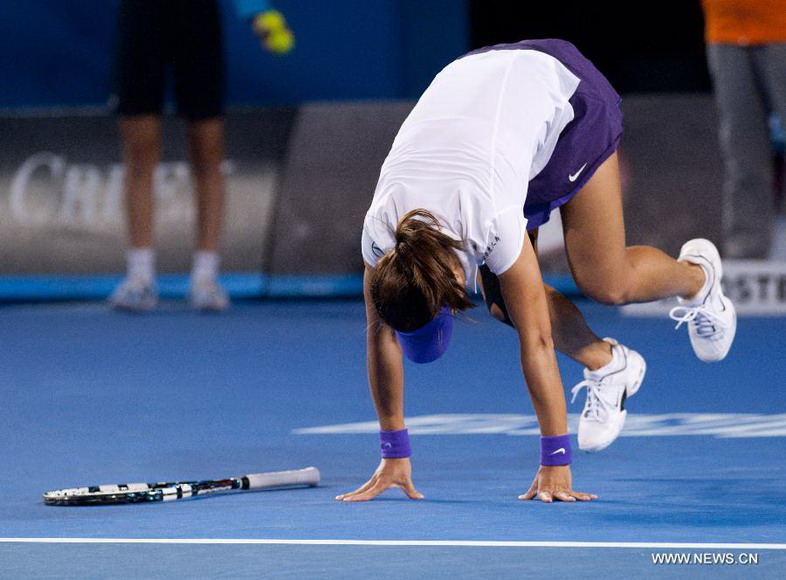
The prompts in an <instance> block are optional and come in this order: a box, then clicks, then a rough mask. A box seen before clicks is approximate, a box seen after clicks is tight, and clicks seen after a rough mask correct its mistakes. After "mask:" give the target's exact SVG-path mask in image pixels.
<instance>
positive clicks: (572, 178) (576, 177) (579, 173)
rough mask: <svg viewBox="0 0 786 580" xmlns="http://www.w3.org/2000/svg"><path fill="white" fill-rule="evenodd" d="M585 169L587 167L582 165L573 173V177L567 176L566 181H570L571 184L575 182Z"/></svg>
mask: <svg viewBox="0 0 786 580" xmlns="http://www.w3.org/2000/svg"><path fill="white" fill-rule="evenodd" d="M585 167H587V164H586V163H585V164H584V165H582V166H581V169H579V170H578V171H577V172H576V173H574V174H573V175H568V181H570V182H571V183H573V182H574V181H576V180H577V179H578V178H579V175H581V172H582V171H584V168H585Z"/></svg>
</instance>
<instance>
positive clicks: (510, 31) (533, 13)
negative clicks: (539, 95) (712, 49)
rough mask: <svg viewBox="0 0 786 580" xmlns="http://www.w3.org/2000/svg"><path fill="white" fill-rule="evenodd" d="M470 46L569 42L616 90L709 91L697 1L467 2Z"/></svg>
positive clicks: (474, 0) (487, 0)
mask: <svg viewBox="0 0 786 580" xmlns="http://www.w3.org/2000/svg"><path fill="white" fill-rule="evenodd" d="M469 21H470V44H471V45H472V48H479V47H482V46H487V45H490V44H497V43H500V42H515V41H517V40H521V39H524V38H563V39H565V40H569V41H570V42H572V43H573V44H575V45H576V46H577V47H578V48H579V50H581V51H582V53H584V55H585V56H587V57H588V58H589V59H590V60H591V61H593V62H594V63H595V65H596V66H597V67H598V68H599V69H600V70H601V71H602V72H603V74H604V75H606V77H608V79H609V80H610V81H611V83H612V84H613V85H614V87H615V88H616V89H617V90H618V91H619V92H621V93H629V92H686V91H687V92H693V91H709V90H710V81H709V76H708V73H707V66H706V60H705V54H704V18H703V16H702V11H701V5H700V2H699V0H661V1H659V2H646V3H641V2H626V3H620V2H603V1H594V2H588V1H573V0H568V1H563V2H511V1H510V0H470V19H469Z"/></svg>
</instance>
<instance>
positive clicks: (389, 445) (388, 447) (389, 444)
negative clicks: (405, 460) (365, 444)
mask: <svg viewBox="0 0 786 580" xmlns="http://www.w3.org/2000/svg"><path fill="white" fill-rule="evenodd" d="M392 448H393V444H392V443H383V444H382V449H392Z"/></svg>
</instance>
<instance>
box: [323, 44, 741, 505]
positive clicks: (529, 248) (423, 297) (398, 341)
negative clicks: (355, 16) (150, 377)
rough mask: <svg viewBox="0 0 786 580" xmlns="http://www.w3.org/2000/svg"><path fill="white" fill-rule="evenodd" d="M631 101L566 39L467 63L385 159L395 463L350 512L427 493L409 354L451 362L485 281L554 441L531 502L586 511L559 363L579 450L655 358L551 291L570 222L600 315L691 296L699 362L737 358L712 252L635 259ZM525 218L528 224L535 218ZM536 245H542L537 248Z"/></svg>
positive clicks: (368, 227) (380, 225)
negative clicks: (602, 307)
mask: <svg viewBox="0 0 786 580" xmlns="http://www.w3.org/2000/svg"><path fill="white" fill-rule="evenodd" d="M619 105H620V97H619V95H617V93H616V92H615V91H614V89H613V88H612V87H611V85H610V84H609V83H608V81H607V80H606V79H605V78H604V77H603V76H602V75H601V74H600V72H598V71H597V69H595V67H594V66H593V65H592V64H591V63H590V62H589V61H588V60H587V59H586V58H584V57H583V56H582V55H581V54H580V53H579V52H578V50H577V49H576V48H575V47H574V46H573V45H571V44H570V43H568V42H565V41H561V40H531V41H523V42H519V43H516V44H508V45H497V46H494V47H490V48H485V49H481V50H479V51H476V52H473V53H470V54H468V55H466V56H464V57H462V58H460V59H458V60H456V61H454V62H453V63H451V64H450V65H448V66H447V67H446V68H445V69H444V70H443V71H442V72H440V73H439V74H438V75H437V77H436V78H435V79H434V81H433V82H432V83H431V85H430V86H429V88H428V89H427V90H426V92H425V93H424V94H423V96H422V97H421V98H420V100H419V101H418V103H417V105H416V106H415V108H414V109H413V111H412V112H411V114H410V115H409V117H408V118H407V119H406V121H405V122H404V124H403V125H402V127H401V129H400V131H399V133H398V135H397V137H396V139H395V141H394V143H393V146H392V149H391V151H390V153H389V155H388V157H387V159H386V160H385V162H384V164H383V166H382V171H381V174H380V178H379V182H378V184H377V188H376V191H375V193H374V199H373V202H372V204H371V208H370V209H369V210H368V213H367V215H366V218H365V222H364V227H363V239H362V252H363V258H364V261H365V263H366V271H365V277H364V279H365V282H364V290H365V300H366V313H367V317H368V335H367V348H368V357H367V361H368V374H369V381H370V386H371V393H372V396H373V399H374V404H375V407H376V412H377V415H378V417H379V423H380V427H381V431H380V443H381V450H382V461H381V463H380V465H379V467H378V468H377V469H376V471H375V472H374V474H373V476H372V477H371V479H369V480H368V482H366V483H365V484H364V485H362V486H361V487H360V488H358V489H357V490H355V491H353V492H350V493H346V494H342V495H339V496H338V497H337V499H339V500H343V501H364V500H369V499H372V498H374V497H376V496H377V495H379V494H380V493H382V492H383V491H385V490H386V489H388V488H391V487H398V488H401V489H403V490H404V492H405V493H406V495H407V496H409V497H410V498H412V499H420V498H422V497H423V496H422V494H420V492H418V491H417V490H416V489H415V487H414V484H413V481H412V475H411V464H410V459H409V457H410V455H411V449H410V442H409V436H408V433H407V430H406V426H405V421H404V408H403V389H404V384H403V372H402V366H403V365H402V352H403V354H405V355H406V356H407V357H408V358H409V359H411V360H413V361H415V362H419V363H425V362H430V361H433V360H435V359H436V358H438V357H439V356H441V354H442V353H443V352H444V351H445V349H446V348H447V345H448V342H449V340H450V336H451V330H452V322H453V317H454V315H455V314H456V313H457V312H459V311H462V310H465V309H467V308H469V307H471V306H472V303H471V301H470V297H469V295H468V293H467V290H466V287H467V285H470V286H471V285H473V284H475V283H476V280H479V281H480V282H481V284H482V290H483V293H484V296H485V300H486V303H487V305H488V307H489V309H490V310H491V313H492V315H494V316H495V317H496V318H498V319H500V320H502V321H504V322H507V323H509V324H510V325H512V326H513V327H514V328H515V329H516V331H517V334H518V338H519V343H520V349H521V365H522V369H523V372H524V379H525V382H526V384H527V387H528V389H529V394H530V397H531V399H532V403H533V406H534V408H535V412H536V414H537V417H538V422H539V425H540V431H541V462H540V468H539V469H538V471H537V474H536V476H535V479H534V481H533V483H532V485H531V486H530V488H529V489H528V491H526V492H525V493H524V494H522V495H521V496H519V498H520V499H532V498H537V499H539V500H541V501H544V502H552V501H555V500H559V501H570V502H572V501H576V500H581V501H588V500H590V499H593V498H595V497H597V496H595V495H592V494H589V493H582V492H577V491H575V490H574V489H573V484H572V482H571V472H570V463H571V445H570V439H569V437H568V425H567V413H566V405H565V399H564V393H563V388H562V384H561V380H560V375H559V371H558V368H557V362H556V357H555V348H556V349H557V350H559V351H561V352H563V353H565V354H566V355H568V356H570V357H571V358H573V359H574V360H576V361H578V362H579V363H581V364H582V365H584V366H585V367H586V369H585V371H584V376H585V379H586V380H584V381H582V382H581V383H579V384H578V385H576V387H574V389H573V394H574V398H575V395H576V394H577V393H578V391H579V390H580V389H582V388H586V389H587V398H586V402H585V406H584V410H583V412H582V414H581V418H580V423H579V431H578V442H579V447H580V448H581V449H584V450H587V451H598V450H600V449H603V448H605V447H606V446H608V445H609V444H610V443H611V442H612V441H614V439H615V438H616V437H617V435H618V434H619V432H620V430H621V429H622V425H623V423H624V420H625V415H626V411H625V399H626V397H629V396H631V395H633V394H634V393H635V392H636V391H637V390H638V388H639V386H640V385H641V382H642V379H643V377H644V372H645V368H646V366H645V363H644V359H643V358H642V357H641V356H640V355H639V354H638V353H636V352H635V351H633V350H631V349H629V348H626V347H625V346H623V345H621V344H619V343H618V342H617V341H615V340H613V339H608V338H607V339H603V340H601V339H600V338H599V337H597V336H596V335H595V334H594V333H593V332H592V331H591V330H590V329H589V327H588V326H587V324H586V323H585V321H584V320H583V318H582V316H581V314H580V313H579V311H578V309H576V307H575V306H573V304H571V302H570V301H568V299H567V298H565V297H564V296H562V295H560V294H559V293H558V292H556V291H555V290H554V289H552V288H549V287H547V286H544V284H543V281H542V278H541V274H540V268H539V266H538V261H537V257H536V250H537V248H536V240H537V230H538V227H539V226H540V225H542V224H543V223H545V222H546V221H547V220H548V219H549V214H550V212H551V211H553V210H554V209H556V208H560V211H561V214H562V220H563V229H564V237H565V246H566V251H567V255H568V261H569V264H570V268H571V272H572V275H573V277H574V279H575V281H576V283H577V285H578V287H579V288H580V289H581V290H582V291H583V292H584V293H585V294H586V295H587V296H589V297H591V298H593V299H594V300H596V301H598V302H601V303H603V304H615V305H617V304H626V303H630V302H646V301H651V300H657V299H661V298H666V297H673V296H677V297H679V299H680V306H678V307H676V308H675V309H673V310H672V312H671V317H672V318H674V319H675V320H677V321H678V322H679V324H678V325H677V326H678V327H679V326H680V325H681V324H682V323H684V322H686V323H688V329H689V335H690V339H691V343H692V345H693V348H694V351H695V352H696V354H697V356H698V357H699V358H700V359H702V360H705V361H714V360H720V359H722V358H724V357H725V356H726V353H727V352H728V350H729V348H730V346H731V342H732V340H733V338H734V332H735V328H736V316H735V312H734V307H733V305H732V303H731V302H730V301H729V300H728V299H727V298H726V297H725V296H724V295H723V293H722V290H721V286H720V279H721V275H722V270H721V262H720V257H719V255H718V252H717V250H716V249H715V246H714V245H713V244H712V243H711V242H709V241H707V240H703V239H696V240H691V241H689V242H687V243H686V244H685V245H684V246H683V247H682V251H681V254H680V256H679V259H677V260H674V259H672V258H670V257H669V256H667V255H666V254H664V253H662V252H661V251H659V250H657V249H655V248H650V247H645V246H634V247H626V245H625V228H624V224H623V215H622V203H621V194H620V178H619V171H618V166H617V156H616V149H617V146H618V144H619V140H620V136H621V133H622V114H621V111H620V107H619ZM522 209H523V211H522ZM527 233H529V235H527Z"/></svg>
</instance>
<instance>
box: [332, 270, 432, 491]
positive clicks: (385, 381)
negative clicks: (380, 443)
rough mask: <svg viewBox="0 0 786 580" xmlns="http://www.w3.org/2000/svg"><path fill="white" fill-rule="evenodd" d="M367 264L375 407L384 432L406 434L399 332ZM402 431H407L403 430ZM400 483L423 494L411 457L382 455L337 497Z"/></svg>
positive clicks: (365, 289) (368, 353)
mask: <svg viewBox="0 0 786 580" xmlns="http://www.w3.org/2000/svg"><path fill="white" fill-rule="evenodd" d="M370 271H371V266H368V265H366V270H365V274H364V276H363V296H364V298H365V302H366V365H367V368H368V380H369V387H370V389H371V396H372V398H373V400H374V408H375V409H376V411H377V417H378V418H379V426H380V430H381V433H382V434H386V435H389V436H393V437H403V436H406V432H405V431H404V429H405V425H404V365H403V362H402V353H401V347H400V346H399V344H398V340H397V339H396V333H395V332H394V330H393V329H392V328H390V327H389V326H388V325H387V324H385V323H384V322H383V321H382V319H381V318H380V317H379V315H378V314H377V311H376V309H375V308H374V305H373V303H372V301H371V294H370V289H369V273H370ZM402 431H404V432H403V433H402ZM391 487H399V488H401V489H402V490H403V491H404V493H406V494H407V496H409V497H410V498H411V499H422V498H423V495H422V494H421V493H420V492H418V491H417V490H416V489H415V487H414V485H413V484H412V466H411V463H410V460H409V457H408V456H407V457H399V458H387V459H386V458H383V459H382V461H381V462H380V464H379V466H378V467H377V469H376V471H375V472H374V474H373V475H372V476H371V479H369V480H368V481H367V482H366V483H365V484H363V485H362V486H360V487H359V488H358V489H356V490H355V491H353V492H350V493H345V494H342V495H339V496H338V497H336V499H338V500H342V501H366V500H369V499H373V498H374V497H376V496H377V495H379V494H380V493H382V492H383V491H385V490H386V489H389V488H391Z"/></svg>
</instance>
